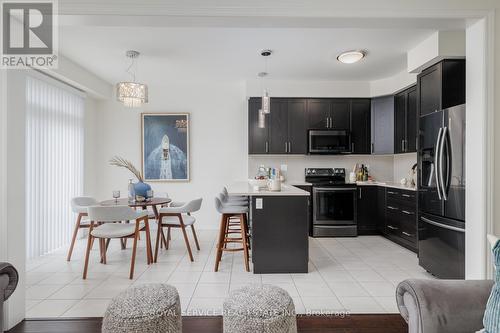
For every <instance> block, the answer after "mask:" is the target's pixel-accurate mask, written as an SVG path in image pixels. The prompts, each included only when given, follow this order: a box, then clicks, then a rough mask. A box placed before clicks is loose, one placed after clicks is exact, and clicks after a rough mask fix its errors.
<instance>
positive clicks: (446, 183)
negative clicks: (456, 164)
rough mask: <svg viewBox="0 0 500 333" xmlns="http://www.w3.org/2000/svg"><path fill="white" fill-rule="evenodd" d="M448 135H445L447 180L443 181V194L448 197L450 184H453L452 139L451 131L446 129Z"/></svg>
mask: <svg viewBox="0 0 500 333" xmlns="http://www.w3.org/2000/svg"><path fill="white" fill-rule="evenodd" d="M446 129H447V131H446V135H443V141H444V143H445V146H446V169H445V170H446V174H445V178H444V181H443V193H446V196H448V193H449V191H450V184H451V166H452V163H451V159H452V156H451V139H450V130H449V129H448V128H446Z"/></svg>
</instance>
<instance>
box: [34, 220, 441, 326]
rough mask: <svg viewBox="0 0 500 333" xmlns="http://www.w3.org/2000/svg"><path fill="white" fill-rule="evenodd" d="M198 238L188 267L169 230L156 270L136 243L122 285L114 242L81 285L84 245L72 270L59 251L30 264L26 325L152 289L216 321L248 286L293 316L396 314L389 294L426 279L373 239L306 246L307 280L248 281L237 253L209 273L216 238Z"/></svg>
mask: <svg viewBox="0 0 500 333" xmlns="http://www.w3.org/2000/svg"><path fill="white" fill-rule="evenodd" d="M189 235H190V236H191V234H189ZM198 236H199V239H200V245H201V251H196V250H194V255H195V262H193V263H191V262H190V261H189V259H188V257H187V252H186V249H185V245H184V241H183V239H182V238H181V234H180V231H179V230H173V235H172V238H173V239H172V247H171V249H169V250H168V251H166V250H162V251H161V252H160V253H159V256H158V263H157V264H153V265H151V266H148V265H146V256H145V248H144V243H143V242H141V243H140V248H139V250H138V255H137V261H136V268H135V276H134V279H133V280H129V279H128V271H129V267H130V255H131V250H130V246H129V247H128V249H127V250H121V249H120V247H119V242H118V241H117V240H113V241H112V242H111V245H110V248H109V250H108V251H109V252H108V256H107V258H108V264H107V265H102V264H99V263H98V251H97V248H98V246H97V243H96V245H95V246H94V248H95V250H93V251H92V258H91V260H90V265H89V274H88V279H87V280H83V279H82V276H81V275H82V270H83V256H84V248H85V246H86V243H85V240H80V241H79V242H78V244H77V246H76V248H75V251H74V253H73V259H72V261H71V262H67V261H66V260H65V256H66V249H60V250H58V251H56V252H55V253H53V254H50V255H47V256H44V257H41V258H38V259H36V260H31V261H29V263H28V265H27V281H26V288H27V290H26V311H27V317H28V318H37V317H38V318H40V317H100V316H102V315H103V314H104V311H105V309H106V306H107V305H108V303H109V301H110V300H111V298H112V297H113V296H115V295H117V294H118V293H120V292H121V291H123V290H125V289H127V288H129V287H131V286H134V285H137V284H141V283H152V282H166V283H169V284H172V285H174V286H175V287H176V288H177V290H178V291H179V295H180V300H181V306H182V310H183V314H184V315H217V314H220V313H221V311H222V302H223V300H224V297H226V296H227V295H228V293H229V292H230V291H231V290H233V289H236V288H239V287H241V286H244V285H246V284H250V283H258V284H260V283H269V284H274V285H277V286H280V287H282V288H283V289H285V290H287V291H288V292H289V293H290V295H291V297H292V298H293V300H294V303H295V307H296V310H297V313H308V314H312V313H316V314H317V313H337V312H349V313H396V312H397V307H396V303H395V297H394V294H395V288H396V286H397V284H398V282H399V281H401V280H403V279H406V278H433V277H432V276H431V275H429V274H428V273H426V272H425V271H424V270H423V269H422V268H420V267H419V266H418V263H417V258H416V255H415V254H414V253H412V252H410V251H408V250H406V249H404V248H402V247H400V246H398V245H396V244H394V243H392V242H390V241H388V240H387V239H385V238H383V237H379V236H362V237H357V238H320V239H313V238H310V243H309V244H310V262H309V269H310V273H308V274H263V275H258V274H253V273H247V272H245V270H244V267H243V260H242V254H241V253H239V252H237V253H234V254H232V253H226V254H224V256H223V259H222V263H221V265H220V269H219V272H217V273H215V272H213V267H214V258H215V243H216V231H214V230H200V231H198ZM144 238H145V237H143V239H144ZM129 244H130V243H129ZM193 245H194V242H193Z"/></svg>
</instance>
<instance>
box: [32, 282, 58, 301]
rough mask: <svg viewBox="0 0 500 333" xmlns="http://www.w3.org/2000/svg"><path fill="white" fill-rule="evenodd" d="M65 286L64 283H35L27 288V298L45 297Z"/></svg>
mask: <svg viewBox="0 0 500 333" xmlns="http://www.w3.org/2000/svg"><path fill="white" fill-rule="evenodd" d="M62 287H64V285H62V284H59V285H45V286H40V285H35V286H32V287H30V288H28V289H27V290H26V299H31V300H33V299H45V298H47V297H49V296H50V295H52V294H54V293H55V292H56V291H58V290H59V289H61V288H62Z"/></svg>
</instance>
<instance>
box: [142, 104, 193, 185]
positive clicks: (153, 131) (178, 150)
mask: <svg viewBox="0 0 500 333" xmlns="http://www.w3.org/2000/svg"><path fill="white" fill-rule="evenodd" d="M142 172H143V175H144V181H189V114H187V113H143V114H142Z"/></svg>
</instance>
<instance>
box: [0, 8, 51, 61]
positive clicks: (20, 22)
mask: <svg viewBox="0 0 500 333" xmlns="http://www.w3.org/2000/svg"><path fill="white" fill-rule="evenodd" d="M55 8H56V3H55V2H54V1H50V0H49V1H47V0H46V1H32V2H20V1H15V2H14V1H4V2H2V34H1V35H2V61H1V67H3V68H33V67H35V68H55V67H57V54H56V52H55V51H56V49H57V48H56V46H57V43H56V42H57V40H56V31H57V29H56V28H57V26H56V24H55V23H56V18H57V16H56V15H55Z"/></svg>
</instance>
